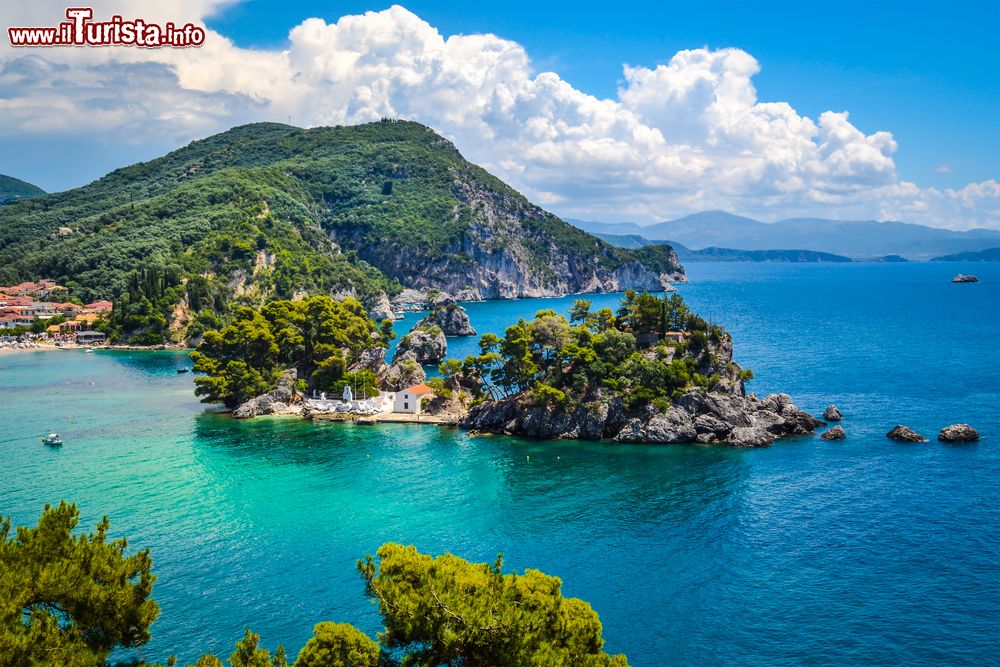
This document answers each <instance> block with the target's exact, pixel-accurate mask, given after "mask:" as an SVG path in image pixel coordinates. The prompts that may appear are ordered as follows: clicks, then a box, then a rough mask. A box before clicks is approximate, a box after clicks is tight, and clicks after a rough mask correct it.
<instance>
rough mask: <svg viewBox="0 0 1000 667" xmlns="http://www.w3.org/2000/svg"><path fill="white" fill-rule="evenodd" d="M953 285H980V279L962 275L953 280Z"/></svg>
mask: <svg viewBox="0 0 1000 667" xmlns="http://www.w3.org/2000/svg"><path fill="white" fill-rule="evenodd" d="M951 282H953V283H978V282H979V278H977V277H975V276H963V275H962V274H961V273H960V274H958V275H957V276H955V277H954V278H952V279H951Z"/></svg>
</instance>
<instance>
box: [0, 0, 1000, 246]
mask: <svg viewBox="0 0 1000 667" xmlns="http://www.w3.org/2000/svg"><path fill="white" fill-rule="evenodd" d="M93 4H94V10H95V18H96V19H97V20H100V19H102V18H104V19H106V18H108V17H110V16H111V15H112V14H115V13H118V14H122V15H123V16H125V17H126V19H127V18H134V17H141V18H143V19H145V20H147V21H158V22H161V23H162V22H166V21H173V22H175V23H180V24H183V23H185V22H188V21H193V22H196V23H199V22H201V23H203V24H204V25H206V26H207V28H208V37H207V39H206V41H205V44H204V45H203V46H202V47H200V48H197V49H180V50H175V49H137V48H130V47H125V46H119V47H99V48H88V47H84V48H71V47H63V48H49V49H44V48H34V49H32V48H27V49H22V48H18V49H15V48H12V47H10V46H9V45H7V44H6V43H5V42H4V41H3V40H0V173H5V174H10V175H13V176H17V177H19V178H24V179H25V180H28V181H29V182H33V183H36V184H38V185H40V186H41V187H43V188H45V189H47V190H50V191H54V190H63V189H68V188H72V187H77V186H80V185H83V184H85V183H87V182H89V181H91V180H93V179H95V178H98V177H100V176H102V175H103V174H105V173H107V172H108V171H110V170H111V169H114V168H116V167H120V166H124V165H127V164H131V163H134V162H137V161H142V160H149V159H152V158H155V157H157V156H159V155H162V154H164V153H166V152H167V151H170V150H173V149H176V148H178V147H180V146H183V145H185V144H186V143H188V142H190V141H191V140H194V139H199V138H203V137H206V136H209V135H211V134H214V133H216V132H221V131H224V130H226V129H228V128H230V127H233V126H235V125H240V124H245V123H252V122H258V121H272V122H275V121H276V122H286V121H287V120H288V119H289V118H290V119H291V122H292V124H294V125H297V126H301V127H314V126H318V125H333V124H354V123H361V122H366V121H371V120H375V119H378V118H380V117H383V116H393V117H399V118H406V119H410V120H416V121H419V122H422V123H424V124H426V125H428V126H430V127H431V128H433V129H434V130H436V131H437V132H439V133H441V134H442V135H444V136H445V137H447V138H448V139H450V140H451V141H453V142H454V143H455V145H456V146H457V147H458V148H459V150H461V151H462V153H463V154H464V155H465V156H466V157H467V158H469V159H470V160H472V161H473V162H476V163H477V164H480V165H482V166H483V167H485V168H486V169H488V170H489V171H491V172H493V173H494V174H496V175H497V176H499V177H500V178H502V179H504V180H506V181H507V182H509V183H510V184H511V185H513V186H514V187H516V188H517V189H519V190H521V191H522V192H524V193H525V194H526V195H527V196H528V197H529V198H531V199H532V200H533V201H535V202H536V203H538V204H540V205H542V206H545V207H546V208H548V209H549V210H552V211H553V212H555V213H557V214H559V215H562V216H564V217H573V218H583V219H592V220H606V221H635V222H639V223H645V222H654V221H658V220H665V219H670V218H674V217H680V216H682V215H686V214H688V213H693V212H697V211H699V210H706V209H724V210H727V211H731V212H733V213H737V214H741V215H748V216H751V217H755V218H758V219H761V220H765V221H773V220H777V219H781V218H785V217H802V216H809V217H825V218H838V219H876V220H904V221H908V222H918V223H921V224H928V225H933V226H940V227H950V228H955V229H965V228H971V227H990V228H996V229H1000V77H998V76H997V72H998V69H1000V2H998V1H997V0H993V1H991V2H962V1H959V2H950V3H947V4H945V3H926V2H918V3H901V2H877V1H874V2H854V1H848V2H838V3H810V2H785V1H772V2H745V1H744V2H731V1H729V0H722V1H717V2H713V3H693V2H687V3H673V2H662V1H661V2H645V1H643V2H628V3H617V4H614V3H602V4H599V5H597V4H585V3H571V2H537V0H536V1H535V2H530V3H529V2H525V1H524V0H513V1H510V2H503V3H489V4H487V3H468V2H466V3H462V2H444V1H441V0H435V1H429V0H413V1H412V2H405V3H403V4H402V5H397V6H392V5H389V4H387V3H380V4H371V3H364V2H354V1H351V2H331V1H330V0H326V1H324V2H314V1H309V0H307V1H303V2H287V1H278V0H176V1H174V2H170V3H164V2H162V0H101V1H99V2H95V3H93ZM65 6H66V5H65V3H64V0H33V2H31V3H17V4H16V5H14V6H12V7H9V8H8V7H5V9H4V11H3V13H2V14H0V24H3V26H0V28H2V27H4V26H7V25H18V26H45V25H53V24H55V23H56V22H58V21H59V19H60V18H61V17H62V14H63V12H64V11H65ZM0 34H2V33H0Z"/></svg>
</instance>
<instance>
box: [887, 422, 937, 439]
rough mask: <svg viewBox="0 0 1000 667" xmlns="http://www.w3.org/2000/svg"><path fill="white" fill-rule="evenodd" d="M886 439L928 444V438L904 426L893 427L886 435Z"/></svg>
mask: <svg viewBox="0 0 1000 667" xmlns="http://www.w3.org/2000/svg"><path fill="white" fill-rule="evenodd" d="M885 437H887V438H889V439H890V440H896V441H898V442H927V438H925V437H924V436H922V435H920V434H919V433H917V432H916V431H914V430H913V429H912V428H910V427H909V426H903V425H902V424H898V425H896V426H893V427H892V430H891V431H889V432H888V433H886V434H885Z"/></svg>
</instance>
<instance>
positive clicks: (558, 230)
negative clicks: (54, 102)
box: [0, 121, 682, 304]
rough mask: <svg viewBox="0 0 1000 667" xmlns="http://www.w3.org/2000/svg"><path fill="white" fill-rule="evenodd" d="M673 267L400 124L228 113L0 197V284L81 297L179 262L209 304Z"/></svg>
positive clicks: (539, 287)
mask: <svg viewBox="0 0 1000 667" xmlns="http://www.w3.org/2000/svg"><path fill="white" fill-rule="evenodd" d="M137 269H144V270H146V271H147V274H146V275H144V276H142V278H141V279H140V280H138V281H137V280H136V279H135V274H134V272H135V271H136V270H137ZM149 271H153V274H154V275H152V276H151V275H149ZM681 272H682V269H681V268H680V264H679V262H678V261H677V258H676V256H675V255H674V254H673V252H672V250H671V249H670V248H669V247H667V248H662V249H656V250H652V251H651V250H649V249H644V250H642V251H632V250H625V249H619V248H614V247H612V246H611V245H609V244H607V243H605V242H603V241H601V240H599V239H596V238H595V237H593V236H591V235H589V234H587V233H586V232H583V231H581V230H578V229H576V228H574V227H571V226H570V225H568V224H566V223H564V222H563V221H562V220H560V219H558V218H557V217H555V216H553V215H551V214H549V213H547V212H545V211H543V210H542V209H540V208H538V207H536V206H534V205H532V204H531V203H530V202H528V201H527V200H526V199H525V198H524V197H523V196H522V195H521V194H519V193H518V192H516V191H515V190H513V189H512V188H510V187H509V186H507V185H506V184H504V183H503V182H501V181H500V180H498V179H497V178H495V177H493V176H491V175H490V174H489V173H487V172H486V171H484V170H483V169H481V168H479V167H477V166H475V165H473V164H471V163H469V162H468V161H466V160H465V159H464V158H463V157H462V156H461V155H460V154H459V153H458V151H457V150H456V149H455V147H454V146H453V145H452V144H451V143H450V142H448V141H447V140H446V139H444V138H442V137H441V136H439V135H437V134H435V133H434V132H433V131H432V130H430V129H429V128H427V127H424V126H423V125H420V124H418V123H412V122H396V121H383V122H377V123H368V124H365V125H358V126H351V127H327V128H315V129H309V130H303V129H298V128H295V127H291V126H287V125H281V124H274V123H258V124H253V125H246V126H241V127H236V128H233V129H232V130H229V131H227V132H223V133H221V134H218V135H215V136H212V137H209V138H207V139H204V140H201V141H196V142H193V143H191V144H190V145H188V146H186V147H184V148H181V149H179V150H177V151H174V152H172V153H170V154H168V155H166V156H164V157H162V158H159V159H156V160H152V161H150V162H146V163H141V164H136V165H133V166H130V167H126V168H123V169H118V170H116V171H113V172H111V173H110V174H108V175H107V176H105V177H103V178H101V179H99V180H97V181H94V182H93V183H91V184H89V185H86V186H84V187H82V188H78V189H76V190H70V191H67V192H61V193H56V194H51V195H46V196H44V197H39V198H36V199H32V200H27V201H20V202H15V203H12V204H9V205H6V206H3V207H0V283H5V282H13V281H20V280H26V279H31V278H40V277H49V278H55V279H57V280H58V281H59V282H60V283H64V284H67V285H68V286H69V287H71V289H73V290H74V292H75V293H76V294H78V295H79V296H81V298H85V299H90V298H99V297H102V298H113V297H115V296H116V295H118V294H120V293H122V292H123V291H124V290H127V289H129V286H130V285H133V286H137V285H140V284H149V285H154V286H155V285H159V284H161V283H163V282H164V280H165V281H166V283H167V285H166V288H169V287H170V285H169V283H171V282H173V281H175V280H180V281H181V282H182V283H185V284H186V283H187V282H188V281H189V280H190V279H191V278H193V277H198V279H199V280H198V281H197V282H198V284H199V285H200V287H199V290H201V292H202V294H201V296H202V297H204V296H205V294H206V293H210V294H211V295H212V296H213V299H212V301H213V302H214V303H216V304H218V303H222V302H232V301H233V300H238V301H244V302H249V301H258V302H259V301H264V300H267V299H270V298H279V297H280V298H288V297H293V296H295V295H296V294H302V293H304V292H312V293H317V292H327V293H334V294H354V295H356V296H358V297H360V298H362V299H372V298H374V297H376V296H380V295H381V294H382V293H385V294H388V295H390V296H391V295H392V294H393V293H395V292H397V291H399V290H400V289H401V288H402V287H413V288H418V289H430V288H435V289H441V290H444V291H448V292H451V293H456V292H458V291H460V290H463V289H465V290H468V291H467V292H466V294H471V295H473V296H474V295H478V296H481V297H483V298H491V297H500V298H505V297H519V296H533V295H555V294H565V293H570V292H593V291H604V290H618V289H624V288H637V289H657V288H659V287H660V286H661V284H662V282H663V281H665V280H666V279H667V278H668V277H669V276H671V275H672V276H673V277H674V278H679V277H680V276H681ZM160 273H162V274H163V276H165V278H162V279H161V277H159V274H160ZM130 281H131V282H130ZM206 281H208V284H207V285H206ZM157 289H159V288H157ZM164 289H165V288H164ZM181 292H183V290H181ZM181 296H183V294H182V295H181ZM199 300H200V301H201V300H204V299H199Z"/></svg>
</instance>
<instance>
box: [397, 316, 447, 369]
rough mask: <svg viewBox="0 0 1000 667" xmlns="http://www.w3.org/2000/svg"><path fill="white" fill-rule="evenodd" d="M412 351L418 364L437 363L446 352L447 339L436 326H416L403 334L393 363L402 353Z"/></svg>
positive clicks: (442, 359) (442, 358)
mask: <svg viewBox="0 0 1000 667" xmlns="http://www.w3.org/2000/svg"><path fill="white" fill-rule="evenodd" d="M407 352H412V353H413V357H414V359H415V360H416V362H417V363H419V364H437V363H440V362H442V361H444V357H445V355H446V354H448V341H447V340H446V339H445V337H444V331H442V330H441V327H438V326H419V325H418V326H416V327H414V328H413V330H412V331H411V332H410V333H408V334H406V335H405V336H403V340H401V341H399V346H398V347H397V348H396V354H394V355H393V357H392V360H393V363H395V362H396V361H397V360H398V359H399V358H400V357H401V356H402V355H404V354H406V353H407Z"/></svg>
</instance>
